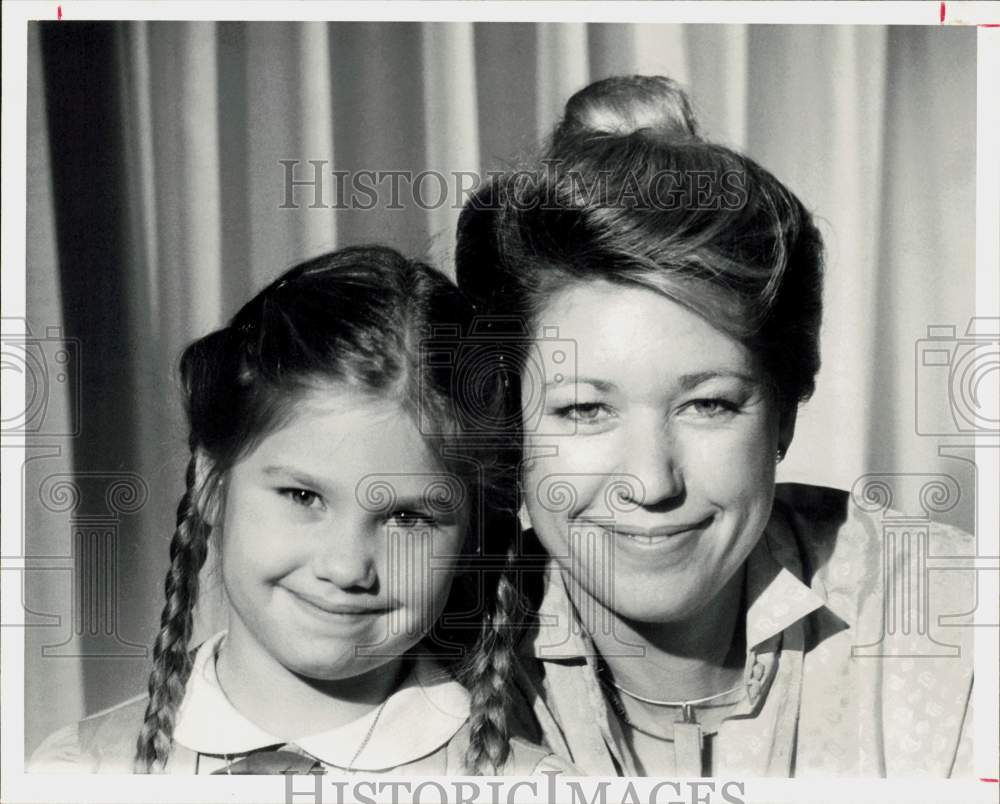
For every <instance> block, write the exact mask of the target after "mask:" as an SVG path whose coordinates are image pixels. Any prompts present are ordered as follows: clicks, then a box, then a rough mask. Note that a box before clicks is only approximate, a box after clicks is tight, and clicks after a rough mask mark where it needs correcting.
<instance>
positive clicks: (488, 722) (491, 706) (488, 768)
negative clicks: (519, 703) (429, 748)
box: [465, 547, 522, 775]
mask: <svg viewBox="0 0 1000 804" xmlns="http://www.w3.org/2000/svg"><path fill="white" fill-rule="evenodd" d="M513 557H514V548H513V547H511V549H510V550H509V551H508V554H507V566H506V567H505V568H504V569H503V570H501V571H500V572H498V573H497V579H496V586H495V591H494V594H493V610H492V611H491V612H490V613H489V615H488V617H489V618H488V621H487V622H486V623H485V625H484V628H483V632H482V635H481V636H480V638H479V640H478V642H477V644H476V647H475V650H474V654H473V656H472V660H471V662H470V664H469V668H468V671H467V675H466V686H467V687H468V689H469V691H470V697H471V705H470V706H471V712H470V715H469V727H470V728H469V747H468V749H467V751H466V754H465V764H466V767H467V768H468V769H470V771H472V772H473V773H476V774H483V775H492V774H495V773H496V772H497V771H498V770H499V769H500V768H501V767H502V766H503V765H504V763H505V762H506V761H507V757H508V754H509V753H510V744H509V739H510V735H509V732H508V729H507V716H506V712H507V707H508V705H509V698H510V693H509V692H508V690H509V689H510V684H511V683H512V677H513V673H514V666H515V664H514V663H515V649H516V646H517V635H518V629H517V627H516V626H517V625H518V623H519V617H518V614H519V612H520V611H521V610H522V606H521V605H520V604H521V598H520V595H519V593H518V591H517V589H516V587H515V586H514V584H513V583H512V581H511V566H512V564H513Z"/></svg>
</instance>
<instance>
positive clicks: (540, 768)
mask: <svg viewBox="0 0 1000 804" xmlns="http://www.w3.org/2000/svg"><path fill="white" fill-rule="evenodd" d="M503 773H504V776H535V775H537V774H539V773H562V774H564V775H566V776H580V775H581V774H580V772H579V771H578V770H576V769H575V768H574V767H573V766H572V765H571V764H570V763H569V762H567V761H566V760H564V759H561V758H560V757H559V756H557V755H556V754H554V753H553V752H551V751H549V750H548V749H547V748H544V747H543V746H540V745H537V744H536V743H530V742H528V741H527V740H524V739H522V738H520V737H514V738H512V739H511V741H510V756H509V757H508V759H507V765H506V766H505V767H504V771H503Z"/></svg>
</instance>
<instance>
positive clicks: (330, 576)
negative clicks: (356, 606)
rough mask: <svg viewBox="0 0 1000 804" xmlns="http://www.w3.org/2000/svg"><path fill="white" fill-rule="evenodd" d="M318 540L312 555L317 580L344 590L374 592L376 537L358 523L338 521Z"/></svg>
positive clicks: (319, 536) (375, 583) (376, 581)
mask: <svg viewBox="0 0 1000 804" xmlns="http://www.w3.org/2000/svg"><path fill="white" fill-rule="evenodd" d="M317 539H318V540H319V544H318V545H317V548H316V552H315V555H314V556H313V571H314V572H315V574H316V577H317V578H320V579H321V580H324V581H328V582H330V583H332V584H334V585H336V586H338V587H340V588H341V589H345V590H347V589H353V590H355V591H366V592H372V591H375V588H376V586H377V584H378V568H377V566H376V561H375V555H374V546H375V544H376V542H377V539H376V538H375V534H373V533H369V532H367V530H366V528H365V527H364V526H362V525H361V524H351V523H344V522H339V523H338V524H337V527H335V528H331V529H328V530H327V531H326V532H325V533H324V534H322V535H318V536H317Z"/></svg>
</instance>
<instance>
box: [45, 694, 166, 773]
mask: <svg viewBox="0 0 1000 804" xmlns="http://www.w3.org/2000/svg"><path fill="white" fill-rule="evenodd" d="M148 700H149V699H148V696H146V695H139V696H136V697H135V698H130V699H129V700H127V701H123V702H122V703H120V704H117V705H116V706H113V707H111V708H109V709H105V710H103V711H101V712H96V713H94V714H93V715H90V716H88V717H85V718H84V719H83V720H81V721H80V722H79V723H71V724H70V725H68V726H65V727H64V728H61V729H59V730H58V731H56V732H54V733H53V734H51V735H49V736H48V737H46V738H45V740H43V741H42V743H41V745H39V746H38V748H37V749H35V751H34V753H33V754H32V755H31V759H30V760H29V761H28V771H29V772H30V773H98V772H103V773H131V769H132V758H133V757H134V755H135V744H136V737H137V736H138V734H139V729H140V727H141V726H142V720H143V716H144V714H145V711H146V704H147V702H148Z"/></svg>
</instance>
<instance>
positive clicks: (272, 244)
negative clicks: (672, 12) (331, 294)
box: [24, 22, 976, 750]
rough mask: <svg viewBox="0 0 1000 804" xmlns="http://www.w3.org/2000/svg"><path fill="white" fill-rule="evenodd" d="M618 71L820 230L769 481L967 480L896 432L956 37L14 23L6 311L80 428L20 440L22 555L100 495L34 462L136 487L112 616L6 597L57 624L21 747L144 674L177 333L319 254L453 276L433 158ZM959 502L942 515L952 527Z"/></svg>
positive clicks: (953, 200)
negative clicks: (17, 212)
mask: <svg viewBox="0 0 1000 804" xmlns="http://www.w3.org/2000/svg"><path fill="white" fill-rule="evenodd" d="M631 72H646V73H651V72H655V73H662V74H667V75H671V76H673V77H674V78H677V79H678V80H680V81H682V82H683V83H685V84H686V85H687V87H688V88H689V89H690V91H691V94H692V97H693V100H694V103H695V106H696V109H697V111H698V114H699V116H700V119H701V121H702V124H703V128H704V130H705V132H706V133H707V134H708V136H710V137H712V138H714V139H717V140H719V141H721V142H724V143H727V144H730V145H732V146H735V147H737V148H740V149H744V150H746V151H747V152H748V153H749V155H750V156H752V157H753V158H755V159H757V160H758V161H760V162H761V163H762V164H763V165H765V166H766V167H767V168H768V169H769V170H771V171H772V172H773V173H775V174H776V175H777V176H778V177H779V178H780V179H782V180H783V181H784V182H786V183H787V184H788V185H789V186H790V187H791V188H792V189H793V190H794V191H795V192H796V193H798V194H799V196H800V197H801V198H802V199H803V201H804V202H805V203H806V205H807V206H808V207H809V208H810V209H812V210H814V211H815V213H816V215H817V217H818V220H819V223H820V226H821V228H822V231H823V233H824V236H825V237H826V242H827V247H828V254H829V256H828V267H827V281H826V296H825V303H826V312H825V323H824V328H823V361H824V363H823V369H822V372H821V374H820V377H819V380H818V390H817V393H816V396H815V398H814V399H813V400H812V401H811V402H810V403H809V404H808V405H807V406H806V407H804V408H803V409H802V411H801V412H800V416H799V422H798V428H797V434H796V438H795V443H794V444H793V446H792V449H791V451H790V453H789V455H788V457H787V458H786V459H785V461H784V462H783V463H782V465H781V479H788V480H800V481H803V482H810V483H819V484H823V485H832V486H838V487H842V488H850V487H851V486H852V485H853V484H854V483H855V481H856V480H857V479H858V478H859V477H861V476H862V475H864V474H866V473H872V472H888V473H903V472H905V473H912V474H920V475H934V474H945V475H951V476H953V477H954V478H955V479H956V481H957V482H958V483H959V484H960V486H961V488H962V490H963V491H964V492H968V491H969V490H971V489H973V488H974V484H973V483H972V481H971V478H972V469H971V466H970V465H969V464H968V463H967V462H966V461H965V460H962V459H961V458H959V457H949V456H948V455H940V454H939V452H938V448H939V446H940V444H941V443H943V442H942V439H940V438H933V437H928V436H925V435H921V434H919V433H918V432H917V429H918V428H917V425H916V422H915V420H916V417H917V416H918V415H925V414H926V415H930V416H932V417H933V416H937V417H938V418H939V419H940V420H941V421H945V419H946V418H947V414H948V405H949V404H950V402H949V400H948V399H947V397H946V395H941V394H939V395H938V396H939V397H940V398H933V399H924V398H920V399H918V398H917V390H918V387H922V386H920V383H921V382H922V381H923V380H922V378H924V377H925V376H926V367H923V366H921V365H918V364H917V363H918V361H917V359H916V355H917V349H918V344H917V342H918V341H919V340H920V339H921V338H924V337H926V334H927V327H928V326H929V325H953V326H955V327H957V330H958V332H959V333H961V332H963V331H964V329H965V326H966V324H967V322H968V320H969V318H970V316H971V315H972V314H973V310H974V298H975V280H974V257H975V255H974V242H975V231H974V222H975V139H974V135H975V119H976V107H975V102H976V101H975V98H976V81H975V78H976V51H975V31H974V29H962V28H920V27H896V28H884V27H876V26H858V27H847V26H843V27H841V26H822V27H821V26H806V25H802V26H744V25H683V26H682V25H626V24H586V25H585V24H575V23H574V24H550V23H546V24H529V23H503V24H500V23H476V24H471V23H329V24H327V23H295V22H284V23H238V22H220V23H211V22H197V23H177V22H127V23H72V24H65V23H62V24H59V25H56V24H49V23H40V24H33V25H32V26H31V27H30V35H29V115H28V134H29V141H28V165H29V182H28V195H29V208H28V246H29V248H28V266H27V275H28V314H29V324H30V325H31V327H32V331H33V332H36V333H37V332H45V331H46V328H47V327H55V328H58V329H59V331H60V332H61V334H62V337H66V338H71V339H76V341H77V342H78V343H79V349H80V362H79V366H78V372H77V374H78V376H75V378H74V379H73V381H72V382H71V383H69V384H64V385H60V386H59V387H58V388H56V387H53V390H52V395H51V399H50V406H51V410H50V414H51V416H52V417H53V421H55V419H56V418H58V417H59V416H62V417H63V418H65V419H66V420H67V421H68V422H70V424H72V423H73V422H72V421H71V420H72V418H73V416H72V410H73V409H74V406H75V405H76V403H77V402H78V403H79V409H80V416H79V418H78V421H77V423H78V424H79V427H78V434H77V435H75V436H71V437H67V436H62V437H59V436H53V437H52V438H50V439H49V440H48V441H46V440H45V439H42V438H39V439H38V440H37V443H36V447H38V448H39V450H40V451H39V452H38V455H39V456H40V457H37V459H33V460H32V461H30V462H29V468H28V470H26V474H25V480H24V482H25V489H24V494H25V499H26V500H27V501H28V503H27V508H26V515H27V517H28V528H29V530H28V532H29V544H28V549H29V550H30V551H33V552H35V553H36V554H39V555H43V554H44V555H67V556H68V555H72V554H73V549H74V548H73V544H74V542H73V539H74V538H77V537H76V536H74V534H76V533H77V532H78V531H79V527H80V522H81V521H84V520H86V521H87V522H90V521H92V520H87V519H86V517H87V516H90V517H92V518H93V517H99V515H100V511H99V510H98V509H101V507H102V506H104V508H107V507H108V506H107V505H106V503H107V502H108V500H107V499H104V500H98V501H97V502H96V503H94V504H93V508H92V509H90V508H88V509H87V511H84V512H82V513H81V511H82V508H81V507H78V508H77V509H74V510H73V511H67V510H66V509H65V508H63V509H60V507H59V506H56V505H51V504H48V503H46V504H39V503H38V501H39V500H44V499H45V495H44V493H43V492H44V491H45V489H47V488H49V487H48V486H45V484H46V483H47V482H48V483H49V484H50V485H51V478H52V477H54V476H58V475H73V476H75V477H76V478H77V479H78V481H79V482H81V483H82V482H83V481H82V480H79V479H80V478H83V479H87V478H92V479H94V482H95V483H98V484H99V483H104V484H105V485H104V486H101V488H104V487H105V486H107V485H108V484H112V485H113V484H114V483H115V482H117V481H116V480H115V478H118V479H119V480H122V479H124V480H127V481H128V482H129V483H131V484H132V486H134V487H135V488H136V489H138V491H136V492H135V494H136V495H137V496H136V499H141V500H142V502H141V503H136V502H135V500H133V502H132V504H131V506H130V505H129V504H118V505H116V506H111V507H112V508H114V511H112V512H111V513H110V514H107V512H106V511H105V514H104V515H105V518H106V519H107V521H108V522H110V523H111V524H107V525H106V526H105V525H102V526H101V527H106V528H107V532H109V533H113V535H114V540H115V545H116V546H115V547H114V549H110V548H109V551H106V552H104V553H100V555H101V556H102V559H101V560H102V561H104V562H105V563H106V564H107V566H108V567H110V569H109V570H108V572H110V573H111V578H112V581H113V583H109V584H106V585H105V586H106V588H104V587H102V589H101V590H98V592H97V593H94V594H98V596H100V595H103V596H104V597H103V599H104V601H105V604H107V602H108V601H109V600H111V601H112V602H113V606H111V609H113V610H111V609H109V608H108V605H105V607H104V609H101V611H102V612H105V613H104V614H100V613H99V614H98V615H93V614H87V613H86V612H83V613H82V614H81V613H79V612H77V614H75V615H73V617H71V616H70V615H69V612H70V611H71V610H73V611H76V609H75V608H74V605H76V606H77V608H80V607H82V606H84V603H83V602H81V600H82V598H81V597H80V591H81V590H80V588H79V583H78V584H77V586H74V585H73V583H72V576H74V573H73V572H72V571H69V570H68V571H66V572H62V573H37V574H36V575H32V576H31V577H29V578H28V599H27V603H28V605H29V608H31V609H32V610H33V611H35V612H38V613H39V616H42V615H44V614H45V613H51V614H62V617H63V619H62V620H61V621H59V622H57V623H53V622H51V618H50V620H49V621H47V622H48V623H49V624H48V625H47V626H46V627H43V628H34V629H29V631H28V632H27V648H28V649H27V653H26V662H27V706H26V711H27V716H28V722H27V734H26V746H27V748H28V749H29V750H30V749H31V748H32V747H33V746H34V745H36V744H37V743H38V741H39V740H40V739H41V738H42V737H43V736H44V735H45V734H46V733H48V732H50V731H51V730H52V729H54V728H55V727H57V726H60V725H64V724H65V723H68V722H70V721H72V720H75V719H77V718H78V717H80V716H82V715H83V714H84V713H85V712H92V711H96V710H98V709H101V708H103V707H105V706H108V705H110V704H112V703H114V702H116V701H118V700H121V699H124V698H125V697H127V696H128V695H132V694H136V693H138V692H140V691H141V690H142V688H143V685H144V683H145V675H146V673H147V671H148V656H145V655H144V650H143V649H144V648H145V647H147V646H149V645H151V643H152V635H153V634H154V632H155V628H156V623H157V621H158V615H159V609H160V607H161V606H162V586H163V581H162V579H163V574H164V571H165V569H166V567H167V561H168V559H167V547H168V544H169V539H170V535H171V532H172V529H173V508H174V507H175V506H176V501H177V500H178V499H179V497H180V495H181V492H182V490H183V472H184V466H185V463H186V460H187V455H186V433H185V432H184V426H183V421H182V417H181V414H180V409H179V404H178V402H179V395H178V392H177V388H176V380H175V379H174V377H175V374H174V371H175V367H176V360H177V357H178V355H179V353H180V351H181V349H182V348H183V346H184V345H185V344H186V343H187V342H189V341H190V340H191V339H192V338H194V337H196V336H199V335H202V334H204V333H206V332H208V331H209V330H210V329H212V328H213V327H216V326H218V325H220V324H221V323H222V322H223V321H225V320H226V319H227V318H228V317H229V316H230V315H232V314H233V313H234V312H235V311H236V309H238V307H239V306H240V304H242V303H243V301H245V300H246V299H247V298H249V296H250V295H251V293H252V292H253V291H255V290H256V289H258V288H259V287H261V286H262V285H263V284H264V283H265V282H266V281H268V280H269V279H270V278H272V277H274V276H275V275H276V274H278V273H279V272H281V271H282V270H284V269H285V268H287V267H289V266H291V265H292V264H294V263H295V262H297V261H299V260H301V259H303V258H306V257H309V256H313V255H315V254H317V253H319V252H321V251H323V250H327V249H330V248H333V247H337V246H344V245H348V244H353V243H362V242H372V241H377V242H383V243H387V244H389V245H392V246H395V247H398V248H400V249H401V250H403V251H404V252H406V253H408V254H411V255H414V256H419V257H423V258H427V259H430V260H431V261H432V262H434V263H435V264H438V265H440V266H442V267H444V268H445V269H447V270H451V253H452V250H453V247H454V226H455V221H456V220H457V216H458V212H459V206H460V203H461V200H462V198H461V197H460V195H459V194H458V193H457V191H456V189H455V187H456V181H457V180H456V179H455V178H454V176H455V175H456V174H459V173H462V172H465V173H466V174H468V175H470V176H471V175H474V174H477V173H481V172H483V171H486V170H491V169H498V168H503V167H505V166H510V165H513V164H517V163H518V160H519V159H521V158H522V157H524V156H525V155H527V154H530V152H531V149H532V148H533V147H534V146H536V145H537V143H538V142H539V140H540V138H541V137H543V136H544V135H545V134H546V133H547V132H548V131H550V130H551V127H552V125H553V124H554V123H555V122H556V120H557V119H558V117H559V115H560V111H561V108H562V105H563V103H564V102H565V100H566V98H567V97H568V96H569V95H570V94H571V93H572V92H574V91H575V90H577V89H579V88H580V87H582V86H583V85H585V84H586V83H588V82H589V81H591V80H594V79H596V78H600V77H604V76H607V75H611V74H616V73H631ZM314 165H318V167H314ZM289 166H290V167H291V169H292V172H291V173H289V172H288V171H289ZM314 170H315V171H318V173H314ZM334 171H342V172H344V174H345V175H356V174H358V173H359V172H362V171H409V172H411V174H413V175H416V174H420V173H421V172H426V174H427V175H426V178H425V180H424V181H423V183H422V184H421V185H420V187H421V189H422V191H423V193H424V196H423V201H424V202H433V201H435V200H436V199H437V198H438V197H439V196H441V195H442V192H443V194H444V198H443V202H442V203H419V202H418V201H417V200H415V199H414V198H413V192H412V191H411V190H412V188H410V189H405V190H404V192H403V193H402V194H401V198H400V203H399V204H395V205H394V204H390V203H389V198H388V195H387V193H386V191H385V187H384V186H383V191H382V192H381V193H380V194H379V196H378V199H377V201H378V202H377V203H376V204H374V205H373V206H372V208H370V209H334V208H332V205H333V201H334V195H335V193H334V191H335V189H336V188H335V184H334V175H333V173H334ZM315 175H319V176H320V177H321V180H322V199H321V200H322V201H323V202H324V203H314V202H315V201H316V189H315V187H310V186H303V185H299V186H293V187H292V190H293V192H292V196H291V199H292V203H289V196H288V192H287V190H288V181H289V176H291V178H292V179H293V180H294V181H305V180H309V179H311V178H313V177H314V176H315ZM438 175H441V176H445V177H448V183H449V184H450V185H451V186H449V187H447V188H446V190H444V191H442V190H441V185H440V182H439V180H438V179H437V178H436V176H438ZM463 181H464V179H463ZM462 186H463V187H464V189H465V190H468V189H471V185H470V184H469V183H468V181H466V183H465V184H464V185H462ZM393 206H398V207H399V208H392V207H393ZM930 393H931V394H932V395H933V393H935V392H934V391H933V388H932V389H931V392H930ZM920 406H923V407H922V409H921V410H918V407H920ZM928 411H929V412H928ZM942 417H944V418H942ZM63 429H64V430H67V432H69V431H73V427H71V426H70V427H68V428H63ZM944 441H945V442H946V441H947V439H944ZM43 447H46V448H49V452H48V453H46V452H45V450H44V449H42V448H43ZM56 448H58V449H56ZM54 453H57V454H54ZM102 478H103V480H102ZM124 480H123V482H124ZM88 482H89V481H88ZM43 487H44V488H43ZM84 496H86V495H84ZM972 503H973V501H972V500H971V499H969V498H967V497H965V498H963V499H962V501H961V503H960V504H959V505H957V506H956V507H954V508H953V509H952V510H950V511H946V512H943V513H941V514H940V515H939V518H942V519H945V520H948V521H952V522H955V523H956V524H959V525H961V526H963V527H965V528H966V529H971V528H972V526H973V521H972V511H973V510H974V509H973V504H972ZM89 504H90V502H88V500H86V499H85V500H84V501H83V502H82V503H81V506H83V507H86V506H87V505H89ZM93 521H97V520H96V519H93ZM101 521H102V522H103V521H104V520H101ZM88 527H90V526H88ZM74 529H75V530H74ZM95 532H96V531H95ZM102 532H103V531H102ZM216 591H217V589H216ZM91 592H93V590H91ZM74 595H75V596H76V597H75V598H74ZM73 600H76V601H77V602H76V604H74V603H73V602H72V601H73ZM108 611H110V613H108ZM88 616H89V617H91V618H93V617H94V616H97V617H98V619H100V618H101V617H103V618H104V619H101V622H102V623H105V625H106V624H107V622H108V621H109V618H110V621H111V623H112V625H113V631H114V635H113V636H110V637H109V636H108V634H107V633H103V632H102V633H97V632H95V630H94V628H91V627H89V626H88V627H84V625H85V624H86V623H91V624H92V619H91V620H88V619H87V617H88ZM74 617H75V619H74ZM74 623H75V625H74ZM81 623H84V625H81ZM102 627H103V626H102ZM105 630H106V629H105ZM97 631H98V632H99V631H101V629H97ZM63 643H65V644H63ZM53 645H63V647H61V648H59V649H58V650H54V649H52V646H53ZM43 649H44V650H43ZM102 651H103V653H102ZM80 654H84V657H83V658H81V655H80ZM43 699H45V700H46V705H45V706H41V705H38V702H39V701H41V700H43Z"/></svg>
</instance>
